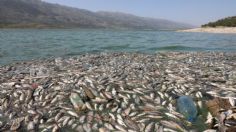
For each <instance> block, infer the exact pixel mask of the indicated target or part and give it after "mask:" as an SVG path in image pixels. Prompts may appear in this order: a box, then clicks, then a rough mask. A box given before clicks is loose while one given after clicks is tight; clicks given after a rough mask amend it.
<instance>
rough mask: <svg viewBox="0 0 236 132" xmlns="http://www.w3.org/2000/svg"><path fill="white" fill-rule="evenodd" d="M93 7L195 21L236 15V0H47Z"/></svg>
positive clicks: (187, 21)
mask: <svg viewBox="0 0 236 132" xmlns="http://www.w3.org/2000/svg"><path fill="white" fill-rule="evenodd" d="M44 1H47V2H51V3H59V4H63V5H67V6H73V7H78V8H82V9H88V10H91V11H101V10H102V11H119V12H126V13H132V14H135V15H139V16H146V17H154V18H163V19H169V20H174V21H179V22H185V23H189V24H194V25H201V24H205V23H207V22H209V21H215V20H217V19H219V18H224V17H227V16H233V15H236V0H44Z"/></svg>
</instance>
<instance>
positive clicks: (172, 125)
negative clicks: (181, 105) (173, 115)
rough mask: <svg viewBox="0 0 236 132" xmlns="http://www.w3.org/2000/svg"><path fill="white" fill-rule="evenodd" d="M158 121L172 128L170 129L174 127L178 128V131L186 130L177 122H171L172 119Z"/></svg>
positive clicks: (184, 131)
mask: <svg viewBox="0 0 236 132" xmlns="http://www.w3.org/2000/svg"><path fill="white" fill-rule="evenodd" d="M160 123H161V124H162V125H163V126H165V127H168V128H172V129H176V130H180V131H183V132H187V131H186V130H185V129H184V128H182V127H181V126H180V125H179V124H177V123H175V122H173V121H165V120H162V121H160Z"/></svg>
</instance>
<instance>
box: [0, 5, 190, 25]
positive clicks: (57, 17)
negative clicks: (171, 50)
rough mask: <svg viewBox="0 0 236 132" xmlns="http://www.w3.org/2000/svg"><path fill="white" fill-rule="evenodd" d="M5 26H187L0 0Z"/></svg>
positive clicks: (56, 6)
mask: <svg viewBox="0 0 236 132" xmlns="http://www.w3.org/2000/svg"><path fill="white" fill-rule="evenodd" d="M5 27H6V28H28V27H33V28H35V27H36V28H44V27H46V28H75V27H76V28H118V29H148V30H149V29H150V30H176V29H186V28H190V27H191V26H190V25H187V24H182V23H178V22H173V21H169V20H163V19H154V18H147V17H139V16H136V15H132V14H128V13H120V12H119V13H118V12H107V11H99V12H92V11H89V10H86V9H79V8H75V7H68V6H63V5H59V4H52V3H47V2H44V1H41V0H0V28H5Z"/></svg>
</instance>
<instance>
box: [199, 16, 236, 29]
mask: <svg viewBox="0 0 236 132" xmlns="http://www.w3.org/2000/svg"><path fill="white" fill-rule="evenodd" d="M202 27H236V16H233V17H227V18H224V19H220V20H218V21H216V22H210V23H208V24H205V25H202Z"/></svg>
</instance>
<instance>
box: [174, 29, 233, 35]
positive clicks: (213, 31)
mask: <svg viewBox="0 0 236 132" xmlns="http://www.w3.org/2000/svg"><path fill="white" fill-rule="evenodd" d="M177 32H204V33H232V34H234V33H235V34H236V27H215V28H213V27H204V28H193V29H186V30H178V31H177Z"/></svg>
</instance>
